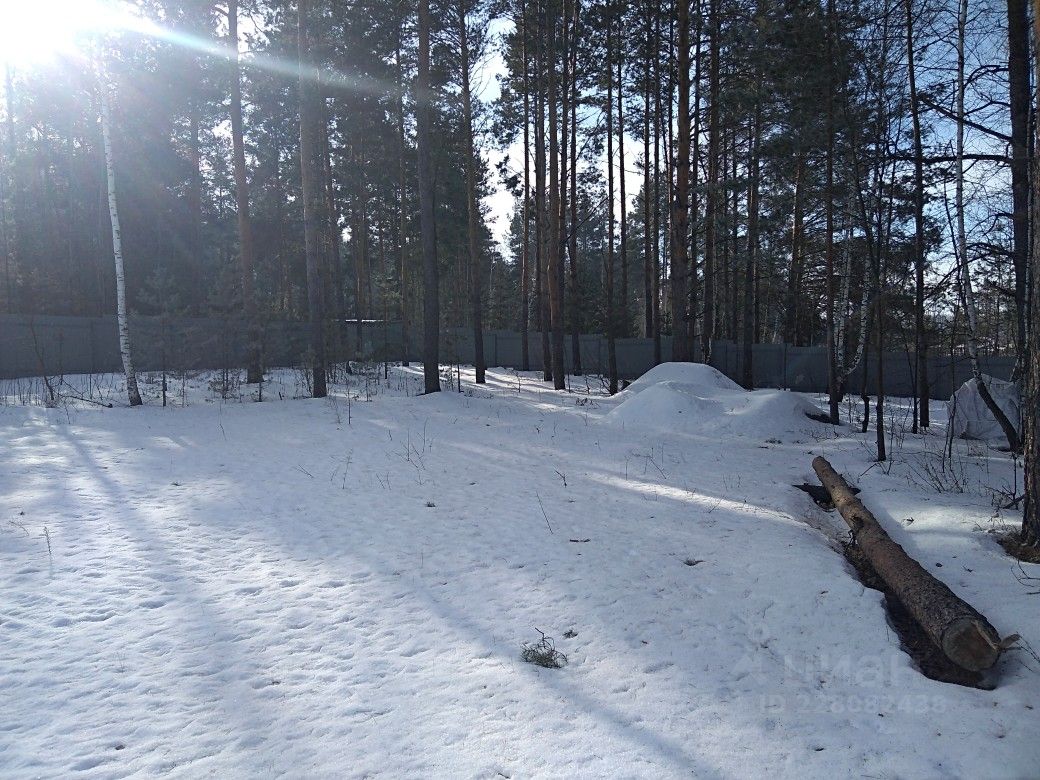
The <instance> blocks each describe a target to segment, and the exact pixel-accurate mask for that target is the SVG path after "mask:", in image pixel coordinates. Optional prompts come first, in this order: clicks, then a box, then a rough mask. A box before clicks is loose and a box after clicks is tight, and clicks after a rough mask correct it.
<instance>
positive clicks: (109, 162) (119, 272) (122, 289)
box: [98, 77, 142, 406]
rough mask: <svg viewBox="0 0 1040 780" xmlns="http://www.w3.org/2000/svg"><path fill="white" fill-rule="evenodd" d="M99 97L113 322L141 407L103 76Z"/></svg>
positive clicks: (129, 387)
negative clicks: (112, 263)
mask: <svg viewBox="0 0 1040 780" xmlns="http://www.w3.org/2000/svg"><path fill="white" fill-rule="evenodd" d="M98 91H99V93H100V96H101V136H102V142H103V144H104V147H105V174H106V177H107V180H108V216H109V220H110V221H111V223H112V257H113V259H114V260H115V267H116V322H117V324H118V328H119V356H120V357H121V358H122V361H123V374H124V375H125V376H126V395H127V399H128V400H129V402H130V405H131V406H140V405H141V403H142V401H141V392H140V390H138V388H137V372H136V371H135V370H134V358H133V353H132V352H131V349H130V321H129V318H128V317H127V311H126V277H125V275H124V273H123V233H122V230H121V229H120V227H119V207H118V206H117V204H116V167H115V160H114V159H113V155H112V113H111V111H110V109H109V99H108V84H106V83H105V79H104V77H102V83H101V85H100V89H99V90H98Z"/></svg>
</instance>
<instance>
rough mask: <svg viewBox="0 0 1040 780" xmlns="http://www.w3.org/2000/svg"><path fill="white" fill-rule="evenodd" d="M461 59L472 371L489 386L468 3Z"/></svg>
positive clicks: (462, 12) (461, 11)
mask: <svg viewBox="0 0 1040 780" xmlns="http://www.w3.org/2000/svg"><path fill="white" fill-rule="evenodd" d="M456 12H457V14H458V17H459V18H458V25H459V26H458V33H459V58H460V65H461V68H460V69H461V81H462V122H463V128H462V136H463V150H462V153H463V154H464V155H465V160H464V161H463V162H464V167H465V171H466V232H467V241H466V247H467V249H468V252H469V277H470V293H469V299H470V309H471V312H470V316H471V317H472V318H473V368H474V373H475V375H476V383H477V384H478V385H482V384H485V383H486V381H487V380H486V379H485V376H484V374H485V366H484V320H483V313H482V311H481V307H482V305H483V297H484V266H483V261H482V258H481V252H480V246H479V236H478V232H479V227H478V223H479V220H480V204H479V202H478V200H477V173H476V160H475V154H476V149H475V148H474V147H475V144H474V141H473V96H472V95H471V94H470V83H469V81H470V73H469V69H470V61H469V31H468V29H467V27H466V3H465V0H460V2H459V3H458V6H457V11H456Z"/></svg>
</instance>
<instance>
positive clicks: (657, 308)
mask: <svg viewBox="0 0 1040 780" xmlns="http://www.w3.org/2000/svg"><path fill="white" fill-rule="evenodd" d="M653 7H654V5H653V4H651V8H653ZM655 17H656V18H655V20H654V49H653V54H652V55H651V57H652V59H653V66H654V80H653V83H654V84H656V85H657V89H655V90H654V206H653V209H654V212H653V213H654V267H653V273H654V283H653V288H652V290H651V294H652V295H653V297H654V303H653V309H654V312H653V316H654V365H658V364H659V363H661V361H662V360H663V359H664V355H662V353H661V117H662V111H661V65H660V58H659V56H658V55H659V53H660V49H661V14H660V13H658V14H655Z"/></svg>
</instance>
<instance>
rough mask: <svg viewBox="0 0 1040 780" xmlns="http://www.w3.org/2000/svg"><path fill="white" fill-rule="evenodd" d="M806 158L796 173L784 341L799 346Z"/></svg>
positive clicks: (798, 160)
mask: <svg viewBox="0 0 1040 780" xmlns="http://www.w3.org/2000/svg"><path fill="white" fill-rule="evenodd" d="M804 172H805V156H804V155H803V154H799V155H798V159H797V161H796V162H795V173H794V218H793V220H792V224H791V270H790V273H789V274H788V275H787V298H786V306H785V312H784V341H785V342H786V343H788V344H798V343H800V342H799V338H798V334H799V329H798V292H799V290H800V288H801V277H802V213H803V209H804V204H803V201H804V197H805V196H804V193H803V189H804V183H803V181H802V180H803V178H804Z"/></svg>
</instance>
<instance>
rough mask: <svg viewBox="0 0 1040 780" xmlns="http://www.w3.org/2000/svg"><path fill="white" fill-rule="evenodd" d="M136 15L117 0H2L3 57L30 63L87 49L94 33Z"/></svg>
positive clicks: (0, 39) (0, 52)
mask: <svg viewBox="0 0 1040 780" xmlns="http://www.w3.org/2000/svg"><path fill="white" fill-rule="evenodd" d="M133 18H134V17H133V16H132V14H131V13H130V10H129V9H128V7H127V6H126V5H125V4H124V3H122V2H118V1H117V0H0V61H2V62H4V63H6V64H8V65H12V66H27V65H34V64H41V63H47V62H49V61H52V60H54V59H55V58H56V57H58V56H62V55H70V54H75V53H76V52H77V51H86V50H87V49H88V48H89V46H90V40H91V38H92V37H93V36H95V35H97V34H100V33H104V32H107V31H111V30H116V29H119V28H122V27H125V26H126V22H127V21H128V20H131V19H133Z"/></svg>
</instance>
